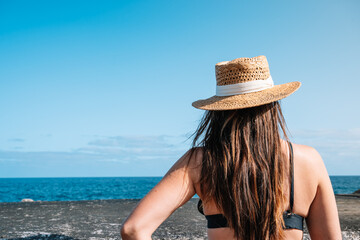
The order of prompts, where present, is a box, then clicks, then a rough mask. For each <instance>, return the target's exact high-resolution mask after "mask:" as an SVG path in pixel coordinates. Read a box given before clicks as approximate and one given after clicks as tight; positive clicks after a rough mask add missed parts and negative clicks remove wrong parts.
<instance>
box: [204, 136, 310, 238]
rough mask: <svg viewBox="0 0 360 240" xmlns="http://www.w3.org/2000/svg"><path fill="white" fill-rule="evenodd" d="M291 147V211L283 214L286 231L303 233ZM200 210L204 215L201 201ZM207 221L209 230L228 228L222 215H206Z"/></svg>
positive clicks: (291, 148) (302, 218) (302, 220)
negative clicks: (295, 206)
mask: <svg viewBox="0 0 360 240" xmlns="http://www.w3.org/2000/svg"><path fill="white" fill-rule="evenodd" d="M289 147H290V165H291V173H290V175H291V187H290V210H287V211H285V212H284V213H283V218H284V223H285V226H284V229H299V230H301V231H303V226H304V224H303V223H304V217H302V216H300V215H297V214H295V213H293V207H294V163H293V155H294V151H293V147H292V144H291V143H290V142H289ZM198 210H199V212H200V213H201V214H203V215H204V211H203V206H202V201H201V199H200V200H199V202H198ZM205 217H206V219H207V227H208V228H222V227H228V224H227V220H226V218H225V216H224V215H222V214H214V215H205Z"/></svg>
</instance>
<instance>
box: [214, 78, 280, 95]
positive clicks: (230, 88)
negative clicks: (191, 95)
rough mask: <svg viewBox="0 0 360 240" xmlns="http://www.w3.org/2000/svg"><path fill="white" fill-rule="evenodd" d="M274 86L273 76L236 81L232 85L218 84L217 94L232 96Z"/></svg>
mask: <svg viewBox="0 0 360 240" xmlns="http://www.w3.org/2000/svg"><path fill="white" fill-rule="evenodd" d="M273 86H274V81H273V80H272V78H271V76H270V77H269V78H268V79H265V80H254V81H249V82H242V83H235V84H230V85H222V86H216V96H219V97H223V96H231V95H237V94H244V93H252V92H258V91H262V90H265V89H268V88H271V87H273Z"/></svg>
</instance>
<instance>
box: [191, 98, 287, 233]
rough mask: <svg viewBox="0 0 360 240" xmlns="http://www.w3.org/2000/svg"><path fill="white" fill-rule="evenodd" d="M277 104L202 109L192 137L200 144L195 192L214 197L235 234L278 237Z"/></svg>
mask: <svg viewBox="0 0 360 240" xmlns="http://www.w3.org/2000/svg"><path fill="white" fill-rule="evenodd" d="M285 128H286V125H285V120H284V117H283V115H282V112H281V108H280V104H279V103H278V102H273V103H270V104H266V105H262V106H258V107H253V108H246V109H238V110H227V111H206V113H205V114H204V116H203V118H202V120H201V122H200V125H199V127H198V129H197V130H196V132H195V133H194V135H195V137H194V140H193V149H194V148H195V147H202V148H203V160H202V167H201V178H200V179H201V180H200V186H201V193H202V197H203V201H204V202H206V201H209V200H214V202H215V204H216V206H217V207H218V208H219V209H220V210H221V211H222V213H223V215H224V216H225V217H226V219H227V221H228V224H229V227H230V228H232V229H233V230H234V234H235V237H236V238H237V239H251V240H255V239H271V240H272V239H281V238H282V237H283V225H284V222H283V216H282V215H283V206H284V202H285V193H284V189H283V185H284V181H285V165H284V161H283V157H282V156H283V155H282V152H281V141H280V140H281V133H280V130H281V131H282V134H283V136H284V138H285V139H287V135H286V129H285Z"/></svg>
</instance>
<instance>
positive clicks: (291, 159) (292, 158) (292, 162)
mask: <svg viewBox="0 0 360 240" xmlns="http://www.w3.org/2000/svg"><path fill="white" fill-rule="evenodd" d="M288 143H289V148H290V168H291V170H290V171H291V172H290V178H291V187H290V211H291V212H292V211H293V207H294V150H293V147H292V144H291V142H288Z"/></svg>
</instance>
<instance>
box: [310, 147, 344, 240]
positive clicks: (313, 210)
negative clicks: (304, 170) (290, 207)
mask: <svg viewBox="0 0 360 240" xmlns="http://www.w3.org/2000/svg"><path fill="white" fill-rule="evenodd" d="M312 161H313V164H314V169H315V170H316V172H317V173H318V176H319V179H318V186H317V191H316V195H315V198H314V200H313V202H312V203H311V206H310V210H309V214H308V217H307V218H306V224H307V227H308V230H309V233H310V237H311V239H313V240H317V239H327V240H331V239H334V240H335V239H336V240H338V239H342V237H341V229H340V222H339V215H338V211H337V207H336V201H335V196H334V191H333V188H332V186H331V182H330V178H329V175H328V173H327V171H326V168H325V165H324V162H323V160H322V159H321V156H320V155H319V153H318V152H317V151H316V150H315V149H313V152H312Z"/></svg>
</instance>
